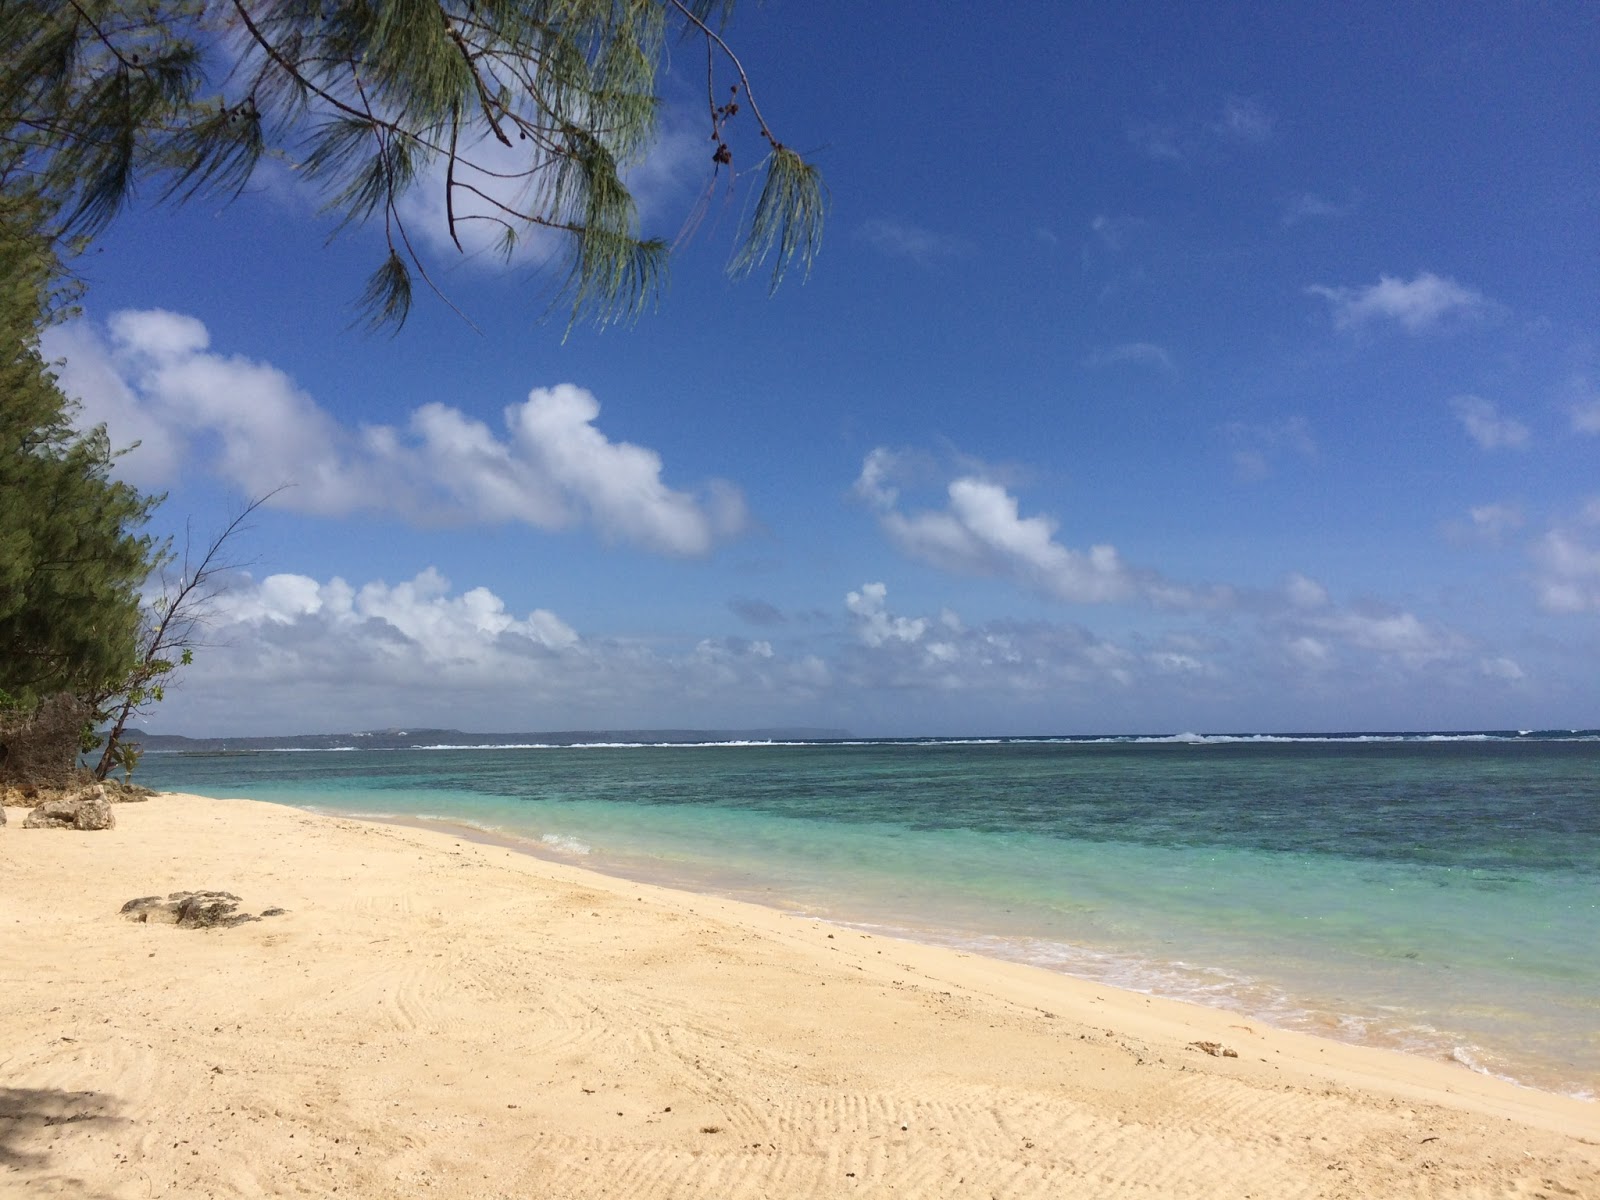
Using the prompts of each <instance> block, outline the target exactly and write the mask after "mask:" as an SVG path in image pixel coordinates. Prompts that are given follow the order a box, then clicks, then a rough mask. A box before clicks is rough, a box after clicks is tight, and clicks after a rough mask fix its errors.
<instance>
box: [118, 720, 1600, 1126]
mask: <svg viewBox="0 0 1600 1200" xmlns="http://www.w3.org/2000/svg"><path fill="white" fill-rule="evenodd" d="M140 777H141V779H142V780H143V781H144V782H146V783H149V784H150V785H151V786H155V787H162V788H172V789H178V790H186V791H194V792H199V793H202V794H205V795H216V796H230V795H232V796H251V797H255V798H258V799H263V800H275V801H279V802H283V803H289V804H296V805H300V806H304V807H310V808H316V809H320V810H324V811H330V812H339V813H345V814H352V815H368V816H390V817H413V818H424V819H433V820H443V821H451V822H457V823H463V824H467V825H473V826H477V827H479V828H482V829H485V830H490V831H494V832H496V833H499V834H503V835H508V836H511V837H515V838H518V839H522V840H524V841H526V842H527V843H528V845H529V847H530V848H531V849H534V850H535V851H537V852H541V853H545V854H549V855H553V856H557V857H564V858H569V859H572V860H574V861H581V862H582V863H584V864H585V865H587V866H592V867H595V868H597V869H600V870H605V871H609V872H613V873H617V874H623V875H628V876H632V877H638V878H648V879H651V880H655V881H659V882H664V883H668V884H672V885H675V886H680V887H686V888H691V889H696V890H706V891H716V892H720V893H724V894H729V895H736V896H740V897H744V898H748V899H754V900H759V901H761V902H764V903H768V904H773V905H776V906H779V907H782V908H785V909H789V910H792V911H800V912H807V913H813V914H816V915H819V916H823V917H826V918H828V919H830V920H835V921H841V922H846V923H851V924H858V925H862V926H870V927H872V928H875V929H879V930H883V931H887V932H894V933H899V934H903V935H906V936H911V937H915V938H918V939H920V940H925V941H936V942H943V943H947V944H953V945H959V946H965V947H968V948H972V949H976V950H979V951H982V952H984V953H989V954H994V955H997V956H1000V957H1008V958H1015V959H1021V960H1024V961H1029V962H1034V963H1038V964H1040V965H1044V966H1049V967H1052V968H1055V969H1059V970H1063V971H1067V972H1070V973H1072V974H1075V975H1080V976H1084V977H1088V978H1094V979H1101V980H1104V981H1106V982H1108V983H1114V984H1117V985H1120V986H1124V987H1131V988H1136V989H1141V990H1146V991H1154V992H1160V993H1163V994H1167V995H1174V996H1180V997H1185V998H1190V999H1197V1000H1202V1001H1206V1002H1209V1003H1216V1004H1222V1005H1226V1006H1229V1007H1234V1008H1237V1009H1240V1010H1242V1011H1245V1012H1248V1013H1251V1014H1253V1015H1255V1016H1257V1017H1259V1018H1261V1019H1264V1020H1268V1021H1271V1022H1273V1023H1275V1024H1279V1025H1284V1026H1290V1027H1296V1028H1305V1029H1311V1030H1314V1031H1317V1032H1322V1033H1327V1034H1330V1035H1332V1036H1336V1037H1343V1038H1346V1039H1348V1040H1354V1041H1364V1042H1370V1043H1375V1044H1380V1045H1388V1046H1394V1047H1398V1048H1402V1049H1407V1050H1411V1051H1413V1052H1417V1053H1422V1054H1428V1055H1434V1056H1441V1057H1450V1058H1454V1059H1455V1060H1457V1061H1459V1062H1461V1063H1462V1064H1463V1065H1464V1066H1466V1067H1471V1068H1473V1069H1478V1070H1485V1071H1490V1072H1493V1073H1496V1074H1500V1075H1504V1076H1506V1077H1509V1078H1513V1079H1516V1080H1518V1081H1521V1082H1524V1083H1528V1084H1531V1085H1534V1086H1539V1087H1544V1088H1548V1089H1551V1090H1556V1091H1562V1092H1567V1093H1572V1094H1578V1095H1587V1096H1593V1095H1594V1094H1595V1093H1596V1091H1600V1087H1597V1081H1600V949H1597V947H1600V738H1595V737H1588V738H1583V737H1578V738H1571V737H1569V738H1560V739H1553V738H1518V737H1515V736H1507V737H1490V738H1481V737H1480V738H1462V737H1448V738H1437V739H1426V738H1422V737H1407V738H1403V739H1397V738H1387V739H1369V740H1355V739H1337V740H1329V739H1308V740H1279V739H1202V738H1184V739H1107V740H1101V741H1086V740H1076V741H1071V740H1044V739H1039V740H1018V741H1001V742H995V741H985V742H955V741H920V742H864V743H808V744H786V745H769V744H760V745H748V744H744V745H732V744H730V745H714V746H646V745H638V746H599V745H589V746H573V747H556V746H546V747H520V748H500V749H484V748H472V749H448V748H437V749H414V750H400V751H351V752H338V751H316V752H296V753H290V752H279V753H260V754H249V755H228V756H188V755H157V754H152V755H149V756H147V757H146V759H145V764H144V766H143V768H142V769H141V772H140Z"/></svg>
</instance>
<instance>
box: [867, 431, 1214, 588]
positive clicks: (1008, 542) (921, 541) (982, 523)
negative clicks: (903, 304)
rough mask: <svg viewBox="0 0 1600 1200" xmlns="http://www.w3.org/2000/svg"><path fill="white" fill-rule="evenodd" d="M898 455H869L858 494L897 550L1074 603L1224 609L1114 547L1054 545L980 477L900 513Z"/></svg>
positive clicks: (1047, 523) (1040, 519) (998, 487)
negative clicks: (938, 500) (935, 503)
mask: <svg viewBox="0 0 1600 1200" xmlns="http://www.w3.org/2000/svg"><path fill="white" fill-rule="evenodd" d="M900 465H901V456H899V455H897V454H896V453H895V452H894V451H892V450H889V449H887V448H885V447H879V448H877V449H875V450H873V451H872V452H871V453H870V454H868V455H867V457H866V459H865V460H864V461H863V462H862V464H861V474H860V475H859V476H858V477H857V479H856V484H855V492H856V495H857V496H859V497H860V498H861V499H863V500H864V501H866V503H867V504H868V505H869V506H871V507H872V509H873V510H874V511H875V512H876V514H877V517H878V524H879V526H880V527H881V528H882V529H883V531H884V533H885V534H887V535H888V537H889V540H890V541H892V542H893V543H894V544H895V546H896V547H898V548H899V550H900V551H901V552H902V553H903V554H905V555H906V556H907V557H909V558H914V559H917V560H918V561H920V562H925V563H928V564H930V565H931V566H935V567H938V568H940V569H941V570H945V571H951V572H953V573H956V574H963V575H982V576H992V577H996V578H1001V579H1010V580H1013V581H1014V582H1016V583H1019V584H1021V585H1023V586H1024V587H1027V588H1030V589H1032V590H1034V591H1037V592H1040V593H1042V594H1044V595H1046V596H1051V597H1053V598H1055V599H1057V600H1065V601H1068V602H1069V603H1075V604H1109V603H1116V602H1119V601H1131V600H1141V601H1145V602H1147V603H1153V604H1156V605H1159V606H1162V607H1171V608H1204V607H1218V606H1225V605H1226V604H1227V603H1229V602H1230V600H1231V597H1230V596H1229V595H1228V593H1227V592H1226V591H1225V590H1222V589H1215V588H1213V589H1207V590H1203V591H1200V590H1194V589H1191V588H1187V587H1185V586H1183V585H1180V584H1176V583H1173V582H1172V581H1170V580H1166V579H1163V578H1162V577H1161V576H1159V575H1158V574H1156V573H1155V572H1153V571H1147V570H1140V569H1136V568H1133V567H1130V566H1129V565H1128V564H1127V563H1125V562H1124V561H1123V560H1122V557H1121V555H1119V554H1118V553H1117V550H1116V547H1114V546H1109V545H1094V546H1090V547H1089V549H1087V550H1074V549H1071V548H1069V547H1067V546H1063V545H1062V544H1061V543H1060V542H1058V541H1057V540H1056V537H1055V534H1056V528H1057V526H1056V522H1055V521H1054V520H1052V519H1051V518H1049V517H1046V516H1031V517H1025V516H1023V515H1022V513H1021V508H1020V505H1019V502H1018V500H1017V498H1016V497H1015V496H1013V495H1012V494H1011V493H1010V492H1008V491H1007V490H1006V488H1005V487H1004V486H1003V485H1002V484H1000V483H997V482H995V481H994V480H992V479H989V478H985V477H983V476H982V475H976V474H969V475H961V476H959V477H957V478H956V479H954V480H952V481H951V482H950V483H949V484H948V485H947V487H946V489H945V495H946V500H947V503H946V506H945V507H944V508H942V509H923V510H920V511H915V512H904V511H902V510H901V507H900V492H899V489H898V488H897V487H896V486H895V484H894V481H895V479H896V478H897V475H898V472H899V469H900Z"/></svg>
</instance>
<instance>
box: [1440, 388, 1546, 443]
mask: <svg viewBox="0 0 1600 1200" xmlns="http://www.w3.org/2000/svg"><path fill="white" fill-rule="evenodd" d="M1450 407H1451V408H1452V409H1454V410H1455V414H1456V417H1457V419H1458V420H1460V422H1461V426H1462V428H1463V429H1465V430H1466V431H1467V435H1468V436H1469V437H1471V438H1472V440H1473V441H1475V442H1477V443H1478V445H1480V446H1482V447H1483V448H1484V449H1485V450H1523V449H1526V448H1527V445H1528V438H1529V434H1528V427H1527V426H1526V425H1524V424H1523V423H1522V422H1521V421H1518V420H1516V419H1515V418H1512V417H1503V416H1501V415H1500V412H1499V410H1498V409H1497V408H1496V407H1495V406H1494V403H1493V401H1490V400H1485V399H1484V398H1483V397H1482V396H1457V397H1455V399H1453V400H1451V401H1450Z"/></svg>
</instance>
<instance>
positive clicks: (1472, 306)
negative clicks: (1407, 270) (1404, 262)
mask: <svg viewBox="0 0 1600 1200" xmlns="http://www.w3.org/2000/svg"><path fill="white" fill-rule="evenodd" d="M1306 292H1307V294H1309V295H1312V296H1321V297H1322V298H1323V299H1324V300H1326V301H1327V302H1328V304H1329V305H1330V306H1331V308H1332V312H1333V323H1334V324H1335V325H1336V326H1337V327H1338V328H1340V329H1355V328H1359V327H1361V326H1365V325H1370V324H1374V323H1379V322H1386V321H1392V322H1394V323H1396V324H1398V325H1399V326H1400V327H1401V328H1402V329H1404V330H1405V331H1406V332H1407V333H1412V334H1419V333H1427V332H1429V331H1431V330H1434V329H1437V328H1439V327H1440V326H1441V325H1442V324H1443V323H1444V322H1445V321H1446V320H1447V319H1449V318H1470V317H1475V316H1482V315H1485V314H1487V313H1489V312H1490V311H1492V310H1493V308H1494V305H1493V304H1492V302H1491V301H1489V300H1488V299H1487V298H1486V297H1485V296H1484V295H1483V293H1481V292H1477V291H1474V290H1473V289H1472V288H1469V287H1465V286H1463V285H1462V284H1459V283H1457V282H1456V281H1455V280H1453V279H1446V278H1443V277H1442V276H1439V275H1435V274H1434V273H1433V272H1431V271H1423V272H1420V273H1419V274H1418V275H1417V276H1416V277H1415V278H1413V279H1410V280H1405V279H1400V278H1399V277H1397V276H1393V275H1380V276H1379V277H1378V282H1377V283H1373V284H1368V285H1367V286H1366V287H1329V286H1326V285H1324V284H1312V285H1311V286H1310V287H1308V288H1307V289H1306Z"/></svg>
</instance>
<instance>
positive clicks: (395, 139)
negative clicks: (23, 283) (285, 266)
mask: <svg viewBox="0 0 1600 1200" xmlns="http://www.w3.org/2000/svg"><path fill="white" fill-rule="evenodd" d="M730 7H731V4H730V3H729V2H728V0H722V2H717V0H4V3H3V4H0V154H3V156H4V157H3V159H0V172H8V173H10V174H11V175H13V176H15V175H18V174H20V175H22V176H24V177H26V178H27V179H29V180H31V181H32V182H33V183H34V184H36V185H37V186H38V187H39V188H40V189H41V190H42V191H43V193H44V194H45V195H47V196H48V197H50V198H51V199H52V201H53V202H54V203H55V204H56V205H57V206H58V208H59V210H60V212H61V213H62V214H63V215H64V222H63V227H64V229H66V230H68V231H74V232H78V233H82V234H86V235H93V234H94V233H96V232H98V231H99V230H100V229H102V228H103V227H104V226H105V225H106V223H107V222H109V221H110V220H111V219H112V218H113V217H114V216H115V215H116V213H117V212H118V211H119V210H120V209H121V208H122V207H123V206H124V205H125V204H127V203H128V201H129V199H130V198H131V197H132V196H133V195H134V194H135V192H136V190H137V189H138V188H139V186H140V185H141V184H150V185H153V186H154V187H155V188H156V189H157V192H158V194H159V195H160V196H161V197H163V198H184V197H188V196H191V195H194V194H195V193H196V192H198V191H202V190H214V189H220V190H223V191H237V190H238V189H240V188H242V187H243V186H244V185H245V184H246V182H247V181H248V180H249V179H250V178H251V176H252V174H253V173H254V171H255V170H256V168H257V167H258V165H259V164H260V162H261V161H262V159H263V157H264V156H266V155H269V154H276V155H279V156H281V157H282V159H283V160H284V161H285V162H287V163H288V164H289V166H290V168H291V169H293V170H294V171H296V172H299V173H301V174H303V175H304V176H305V177H307V178H309V179H311V180H312V181H314V182H315V183H316V184H318V185H319V186H320V188H321V190H322V192H323V194H324V196H325V197H326V199H327V203H328V206H329V208H330V210H331V211H332V212H334V213H335V214H336V215H337V216H338V217H339V218H340V220H341V222H342V223H345V224H348V223H358V224H376V225H381V227H382V230H383V232H384V236H385V239H386V242H387V250H386V253H385V255H384V258H383V261H382V263H381V264H380V265H379V267H378V268H377V270H376V271H375V272H374V273H373V275H372V277H371V278H370V280H369V281H368V284H367V288H366V290H365V292H364V293H363V295H362V304H363V306H364V308H365V311H366V313H367V315H368V316H369V317H370V318H371V320H372V321H373V322H374V323H376V324H380V325H381V324H386V323H387V324H395V325H398V324H399V323H401V322H403V321H404V320H405V317H406V314H407V313H408V311H409V310H410V306H411V303H412V297H413V293H414V291H415V282H416V280H417V279H418V278H420V279H421V280H422V281H423V282H424V283H425V284H427V285H428V286H432V281H431V280H430V279H429V276H428V271H427V266H426V264H425V262H424V260H423V257H422V255H421V254H420V253H419V251H418V248H417V243H416V240H415V239H414V237H413V231H412V230H411V229H410V228H408V225H407V220H406V218H405V216H404V214H403V211H402V209H401V207H400V205H399V200H400V198H401V197H402V196H403V195H405V194H406V193H407V192H408V191H410V190H411V189H413V188H416V187H441V188H442V190H443V201H444V204H443V207H444V210H445V213H446V221H447V223H448V225H449V232H450V235H451V237H452V238H454V239H455V243H456V245H457V247H458V248H460V247H461V245H462V242H461V237H460V233H461V230H462V227H463V226H464V225H466V224H467V223H468V222H486V223H488V224H489V225H490V226H492V227H493V228H494V229H495V230H496V231H497V233H498V234H499V239H498V240H499V244H500V247H501V249H502V250H503V251H505V252H506V253H507V254H509V253H511V252H512V251H514V250H515V248H516V247H517V245H518V244H519V242H520V241H522V240H523V239H525V238H527V237H529V236H546V237H548V236H551V235H552V234H553V235H555V236H556V237H557V238H558V240H561V241H562V242H563V243H564V244H565V246H566V249H567V254H566V267H565V277H564V280H563V283H562V285H561V291H560V293H559V297H558V299H559V300H561V301H564V302H565V304H566V305H567V306H568V307H569V311H570V319H571V320H573V321H577V320H580V319H592V320H595V321H598V322H600V323H605V322H609V321H615V320H623V319H628V318H631V317H633V316H635V315H637V314H638V313H639V312H640V311H641V310H643V309H644V308H646V307H648V306H649V305H650V304H651V303H653V301H654V300H655V299H656V297H657V295H658V293H659V290H660V288H661V286H662V283H663V281H664V277H665V270H666V259H667V251H668V247H667V244H666V243H665V242H664V241H662V240H660V239H657V238H647V237H644V236H643V235H642V234H641V231H640V228H639V220H638V214H637V209H636V205H635V202H634V198H633V196H632V194H631V193H630V192H629V190H628V187H627V185H626V182H625V176H626V172H627V168H628V167H629V165H630V164H633V163H636V162H637V161H638V160H639V159H640V158H641V157H642V156H643V155H644V154H645V153H646V152H647V151H648V150H649V148H650V147H651V146H652V145H653V144H654V142H655V139H656V133H657V116H658V111H659V107H660V102H659V99H658V89H657V74H658V71H659V70H660V68H661V65H662V63H663V62H664V60H665V53H666V47H667V45H668V43H669V39H670V38H671V37H672V36H673V35H674V34H676V35H679V36H682V37H686V38H688V39H691V40H692V41H698V42H699V43H701V44H702V45H703V48H704V50H705V54H706V86H707V107H708V119H709V124H710V139H709V144H710V145H712V146H714V150H713V151H712V152H710V153H708V155H707V158H708V161H710V162H711V163H712V164H713V165H712V172H713V176H714V175H715V174H716V173H718V172H720V171H722V170H723V168H724V167H726V168H728V169H729V171H730V172H731V170H732V164H733V152H732V150H731V148H730V146H729V144H728V131H729V129H730V124H731V122H732V121H733V120H734V117H735V114H737V113H738V112H740V110H741V108H742V107H743V108H747V109H748V111H749V114H750V116H749V120H750V122H751V123H753V125H754V126H755V130H754V132H755V133H756V134H757V136H758V137H759V139H760V140H761V142H762V143H764V148H763V151H762V154H761V157H760V159H759V162H760V164H761V165H760V174H761V176H762V179H763V184H762V186H761V187H760V188H759V191H758V193H757V198H756V200H755V203H754V207H753V209H752V211H751V214H750V220H749V222H748V225H747V228H746V231H745V234H744V236H743V238H742V240H741V244H740V246H739V248H738V249H737V250H736V252H735V254H734V256H733V261H732V269H733V270H734V272H735V273H744V272H747V271H749V270H751V269H753V268H754V267H756V266H758V265H761V264H763V263H766V262H769V261H770V262H771V264H772V267H773V282H774V284H776V282H777V281H778V280H779V279H781V278H782V277H783V275H784V273H785V271H786V270H787V269H788V268H790V267H791V266H797V267H799V268H802V269H804V270H809V268H810V265H811V262H812V259H813V257H814V255H815V253H816V250H817V247H818V245H819V243H820V238H821V231H822V223H823V216H824V212H825V208H826V204H825V197H824V193H823V190H822V184H821V179H820V177H819V175H818V174H817V172H816V169H815V168H814V167H812V166H811V165H809V164H807V163H806V162H805V161H804V160H803V159H802V158H801V157H800V156H799V155H798V154H797V153H796V152H795V151H794V150H792V149H790V148H788V147H786V146H784V145H783V143H781V142H780V141H779V140H778V139H777V138H776V136H775V135H774V134H773V132H772V131H771V129H770V128H769V127H768V125H767V123H766V120H765V118H764V117H763V116H762V115H761V111H760V109H759V108H758V107H757V106H756V104H755V101H754V97H753V96H752V95H751V94H750V81H749V79H748V78H747V77H746V75H745V72H744V69H743V67H742V65H741V64H740V63H739V60H738V59H737V58H736V57H735V56H734V54H733V52H732V50H731V49H730V48H729V47H728V45H727V43H726V42H725V41H724V40H723V38H722V36H721V33H720V32H719V29H720V22H721V21H722V20H723V19H724V18H725V17H726V15H727V12H728V10H729V8H730ZM719 69H720V71H721V72H723V73H724V74H728V73H731V74H732V76H733V77H734V78H735V79H736V80H737V82H735V83H733V84H732V86H731V88H729V89H728V92H729V95H730V96H731V98H730V99H728V100H726V101H725V102H721V103H719V102H718V97H717V96H716V95H715V94H714V91H715V88H716V82H717V74H718V71H719ZM508 163H509V164H511V165H507V164H508ZM441 177H442V182H441ZM464 210H465V211H464Z"/></svg>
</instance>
